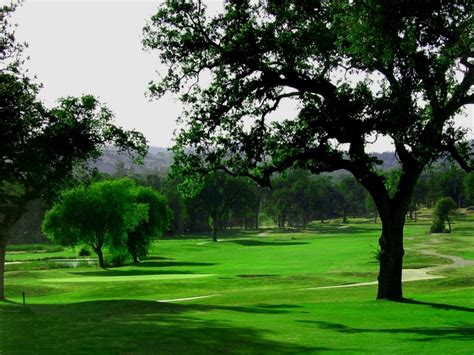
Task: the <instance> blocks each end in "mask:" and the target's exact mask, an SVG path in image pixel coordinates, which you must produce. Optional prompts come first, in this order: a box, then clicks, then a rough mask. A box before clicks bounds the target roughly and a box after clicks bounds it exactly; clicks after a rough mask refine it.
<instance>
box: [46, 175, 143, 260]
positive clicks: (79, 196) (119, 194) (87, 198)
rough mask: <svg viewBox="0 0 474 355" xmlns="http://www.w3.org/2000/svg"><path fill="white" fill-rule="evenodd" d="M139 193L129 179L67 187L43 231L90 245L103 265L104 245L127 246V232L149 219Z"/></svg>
mask: <svg viewBox="0 0 474 355" xmlns="http://www.w3.org/2000/svg"><path fill="white" fill-rule="evenodd" d="M138 193H139V189H138V188H137V185H136V184H135V183H134V182H133V181H132V180H129V179H120V180H112V181H100V182H96V183H93V184H91V185H89V186H80V187H76V188H73V189H71V190H68V191H66V192H64V193H63V194H62V195H61V199H60V201H59V202H57V203H56V204H55V205H54V206H53V208H52V209H51V210H49V211H48V212H47V213H46V215H45V219H44V222H43V225H42V229H43V232H44V233H45V234H46V235H47V236H48V237H49V238H51V240H53V241H55V242H56V243H59V244H61V245H71V246H74V245H77V244H86V245H89V246H90V247H91V248H92V249H93V250H94V251H95V252H96V253H97V254H98V256H99V263H100V266H101V267H104V261H103V257H102V247H104V246H107V247H110V248H113V249H116V250H120V249H121V248H124V247H125V240H126V238H127V233H128V232H130V231H132V230H133V229H134V228H135V227H137V226H138V225H139V224H140V223H141V222H143V221H147V220H148V219H149V215H148V210H149V207H148V205H147V204H144V203H137V202H136V198H137V195H138Z"/></svg>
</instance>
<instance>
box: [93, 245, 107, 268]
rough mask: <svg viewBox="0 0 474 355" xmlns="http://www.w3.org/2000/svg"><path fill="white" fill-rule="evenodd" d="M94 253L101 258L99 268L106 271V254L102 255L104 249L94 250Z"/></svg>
mask: <svg viewBox="0 0 474 355" xmlns="http://www.w3.org/2000/svg"><path fill="white" fill-rule="evenodd" d="M94 251H95V253H96V254H97V256H98V257H99V266H100V267H101V268H102V269H105V262H104V254H103V253H102V247H101V246H98V247H96V248H94Z"/></svg>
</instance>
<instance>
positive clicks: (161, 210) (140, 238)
mask: <svg viewBox="0 0 474 355" xmlns="http://www.w3.org/2000/svg"><path fill="white" fill-rule="evenodd" d="M136 202H137V203H139V204H145V205H147V206H148V219H144V220H142V221H141V222H140V223H139V224H138V225H137V226H136V227H135V228H134V229H133V230H130V231H129V232H128V235H127V250H128V252H129V253H130V255H131V256H132V258H133V262H134V263H138V261H139V259H140V258H144V257H145V256H146V255H147V253H148V248H149V246H150V242H151V240H152V238H153V237H157V236H161V235H163V233H164V232H165V231H166V229H167V228H168V227H169V224H170V222H171V217H172V211H171V209H170V208H169V207H168V201H167V200H166V197H164V196H163V195H161V194H159V193H158V192H156V191H155V190H153V189H152V188H150V187H138V194H137V196H136Z"/></svg>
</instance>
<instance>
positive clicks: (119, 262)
mask: <svg viewBox="0 0 474 355" xmlns="http://www.w3.org/2000/svg"><path fill="white" fill-rule="evenodd" d="M127 261H128V255H127V254H124V253H117V254H113V255H111V256H110V258H109V260H108V263H107V264H109V265H110V266H115V267H116V266H123V265H125V264H126V263H127Z"/></svg>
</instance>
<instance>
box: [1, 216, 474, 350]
mask: <svg viewBox="0 0 474 355" xmlns="http://www.w3.org/2000/svg"><path fill="white" fill-rule="evenodd" d="M379 228H380V225H374V224H371V223H365V222H364V221H356V223H350V224H347V225H338V224H336V223H335V224H323V225H321V224H314V225H312V226H311V227H309V228H308V229H305V230H276V229H275V230H272V229H267V230H259V231H253V232H247V231H243V232H242V231H233V232H232V231H229V232H226V234H225V235H224V236H223V237H222V239H221V241H220V242H218V243H212V242H208V239H207V238H204V237H199V236H194V237H182V238H177V239H166V238H164V239H162V240H160V241H158V242H156V243H154V244H153V249H152V252H151V255H150V257H149V259H147V260H146V261H144V262H142V263H140V264H138V265H129V266H124V267H120V268H110V269H108V270H100V269H98V268H97V266H94V265H89V266H83V265H82V264H79V265H76V266H78V267H75V268H73V267H67V266H68V264H65V265H56V264H54V263H51V261H50V260H48V259H42V258H43V257H45V258H48V257H51V254H52V253H53V254H54V258H74V257H75V255H76V254H75V253H76V252H75V251H74V250H71V249H64V250H54V249H53V250H51V249H47V248H46V249H43V250H42V251H41V250H38V249H34V248H33V249H32V248H29V247H24V248H22V247H16V248H14V249H11V252H10V253H7V258H8V261H9V262H15V261H18V262H23V261H25V260H30V261H29V262H27V263H24V264H9V265H7V267H8V270H10V271H8V272H7V274H6V291H7V297H8V298H9V299H10V302H8V303H3V304H1V305H0V317H1V319H2V321H1V322H0V335H1V336H0V352H5V353H12V352H13V353H15V352H24V351H26V352H35V353H57V352H83V353H126V352H132V353H134V352H144V353H174V354H179V353H209V352H211V353H216V352H225V353H249V352H250V353H281V352H297V353H298V352H318V351H334V352H378V353H386V352H400V353H415V352H416V353H465V354H472V353H473V352H474V276H473V275H474V266H473V265H466V266H463V267H456V268H453V267H449V266H446V265H448V264H449V263H451V261H450V260H449V259H446V258H442V257H436V256H430V255H424V254H422V253H421V252H422V251H425V250H434V251H436V252H438V253H440V254H445V255H454V256H460V257H462V258H464V259H466V260H474V228H473V224H472V216H471V215H466V216H464V217H463V218H462V220H459V221H457V222H456V223H455V224H454V231H453V233H452V234H451V235H434V236H432V235H428V234H427V231H428V229H429V224H427V223H426V222H424V221H423V220H421V221H420V222H419V223H416V224H415V223H408V224H407V226H406V230H405V235H406V245H405V248H406V257H405V264H404V265H405V266H404V268H405V269H418V270H424V268H427V267H436V266H441V265H445V266H444V267H443V268H441V269H439V270H438V271H436V270H437V269H435V271H434V273H436V274H438V275H440V276H444V277H443V278H439V279H432V280H425V281H412V282H407V283H405V284H404V293H405V297H406V298H407V301H406V302H403V303H395V302H388V301H376V300H375V295H376V285H368V286H358V287H345V288H321V289H317V287H324V286H337V285H348V284H353V283H362V282H372V281H374V280H376V277H377V272H378V263H377V261H376V260H375V258H374V254H375V250H376V246H377V239H378V236H379V233H380V232H379ZM69 266H73V265H72V264H71V265H69ZM23 291H24V292H26V302H27V305H26V307H23V306H22V305H21V303H22V296H21V295H22V292H23ZM206 296H209V297H206ZM157 301H160V302H157Z"/></svg>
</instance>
